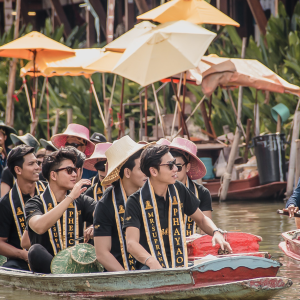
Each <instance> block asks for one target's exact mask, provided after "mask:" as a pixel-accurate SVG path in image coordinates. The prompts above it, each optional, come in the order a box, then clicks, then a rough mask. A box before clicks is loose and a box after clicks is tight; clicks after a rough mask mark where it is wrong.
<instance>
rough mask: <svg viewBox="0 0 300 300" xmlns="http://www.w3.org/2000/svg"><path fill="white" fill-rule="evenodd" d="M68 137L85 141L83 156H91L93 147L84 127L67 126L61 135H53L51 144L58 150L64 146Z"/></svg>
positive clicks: (77, 125)
mask: <svg viewBox="0 0 300 300" xmlns="http://www.w3.org/2000/svg"><path fill="white" fill-rule="evenodd" d="M69 136H74V137H77V138H81V139H83V140H85V141H86V142H87V144H86V149H85V151H84V154H85V155H86V156H87V157H90V156H91V155H92V154H93V152H94V149H95V145H94V143H92V142H91V141H90V132H89V130H88V129H87V128H86V127H85V126H82V125H79V124H69V125H68V127H67V129H66V130H65V131H64V132H63V133H60V134H55V135H53V136H52V137H51V142H52V143H53V145H54V146H55V147H56V148H58V149H59V148H61V147H64V146H65V144H66V142H67V138H68V137H69Z"/></svg>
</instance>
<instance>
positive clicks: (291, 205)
mask: <svg viewBox="0 0 300 300" xmlns="http://www.w3.org/2000/svg"><path fill="white" fill-rule="evenodd" d="M299 202H300V179H299V181H298V184H297V187H296V189H295V190H294V192H293V194H292V196H291V197H290V198H289V200H288V201H287V202H286V205H285V208H284V209H283V210H284V211H288V213H289V216H290V218H292V217H294V213H296V212H297V211H298V210H299Z"/></svg>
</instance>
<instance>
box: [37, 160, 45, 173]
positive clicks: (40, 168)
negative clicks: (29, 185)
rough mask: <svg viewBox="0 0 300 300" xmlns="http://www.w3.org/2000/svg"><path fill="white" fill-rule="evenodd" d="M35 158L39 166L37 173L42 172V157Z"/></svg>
mask: <svg viewBox="0 0 300 300" xmlns="http://www.w3.org/2000/svg"><path fill="white" fill-rule="evenodd" d="M36 160H37V164H38V166H39V173H40V172H42V163H43V160H44V157H39V158H37V159H36Z"/></svg>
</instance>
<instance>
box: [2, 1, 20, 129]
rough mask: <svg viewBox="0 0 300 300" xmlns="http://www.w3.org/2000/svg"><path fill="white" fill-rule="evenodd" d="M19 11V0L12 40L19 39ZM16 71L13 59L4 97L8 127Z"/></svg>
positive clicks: (11, 112) (11, 120)
mask: <svg viewBox="0 0 300 300" xmlns="http://www.w3.org/2000/svg"><path fill="white" fill-rule="evenodd" d="M20 11H21V0H16V20H15V28H14V39H17V38H18V37H19V24H20ZM16 71H17V59H16V58H13V60H12V62H11V64H10V68H9V75H8V87H7V95H6V114H5V124H7V125H9V126H13V125H14V98H13V94H14V90H15V77H16Z"/></svg>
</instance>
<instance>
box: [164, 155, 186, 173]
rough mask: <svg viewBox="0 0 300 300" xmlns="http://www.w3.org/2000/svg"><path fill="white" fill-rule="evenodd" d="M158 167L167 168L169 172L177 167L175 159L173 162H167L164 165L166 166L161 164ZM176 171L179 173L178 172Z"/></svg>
mask: <svg viewBox="0 0 300 300" xmlns="http://www.w3.org/2000/svg"><path fill="white" fill-rule="evenodd" d="M160 166H168V167H169V169H170V171H172V170H173V168H174V166H176V167H177V165H176V158H175V159H174V160H173V161H169V162H168V163H166V164H161V165H160ZM181 169H182V168H181ZM178 171H179V170H178Z"/></svg>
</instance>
